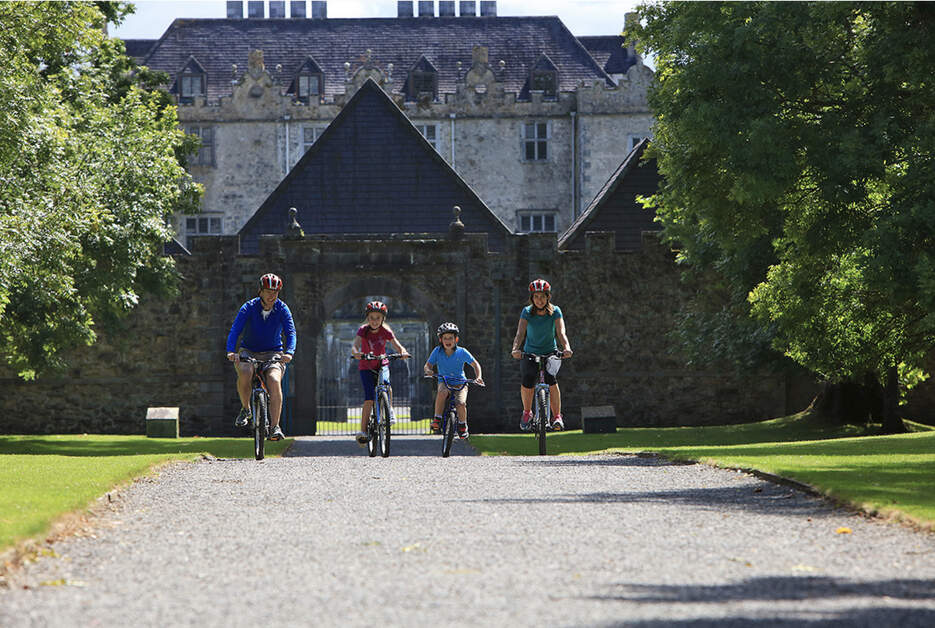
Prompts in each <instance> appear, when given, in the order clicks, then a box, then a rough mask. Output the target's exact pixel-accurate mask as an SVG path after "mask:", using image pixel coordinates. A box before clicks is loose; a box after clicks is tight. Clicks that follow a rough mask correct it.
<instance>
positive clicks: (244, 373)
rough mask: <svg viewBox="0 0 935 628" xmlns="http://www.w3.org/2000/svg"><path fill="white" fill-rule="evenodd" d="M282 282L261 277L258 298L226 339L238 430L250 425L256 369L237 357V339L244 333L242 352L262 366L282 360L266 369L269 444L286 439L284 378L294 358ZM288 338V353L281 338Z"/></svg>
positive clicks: (246, 306)
mask: <svg viewBox="0 0 935 628" xmlns="http://www.w3.org/2000/svg"><path fill="white" fill-rule="evenodd" d="M282 285H283V284H282V279H280V278H279V277H278V276H276V275H274V274H273V273H267V274H265V275H263V276H262V277H260V286H259V296H257V297H256V298H255V299H250V300H249V301H247V302H246V303H244V304H243V305H242V306H241V307H240V311H238V312H237V317H236V318H235V319H234V324H233V325H231V329H230V333H229V334H228V335H227V359H228V360H230V361H231V362H233V363H234V367H235V368H236V369H237V395H238V396H239V397H240V405H241V408H240V414H238V415H237V418H236V419H235V421H234V425H235V426H236V427H247V425H249V424H250V410H249V409H248V408H249V407H250V390H251V386H252V383H253V368H254V367H253V365H252V364H250V363H249V362H241V360H240V354H238V353H237V338H238V337H239V336H240V334H241V333H243V338H242V339H241V341H240V351H241V353H243V354H246V355H248V356H250V357H253V358H256V359H257V360H260V361H261V362H266V361H268V360H271V359H273V357H274V356H281V361H278V362H272V363H271V364H269V365H268V366H267V368H266V385H267V386H268V388H269V401H270V404H269V405H270V407H269V421H270V434H269V439H270V440H282V439H283V438H285V435H284V434H283V433H282V429H281V428H280V427H279V416H280V414H281V413H282V377H283V375H285V373H286V364H287V363H288V362H291V361H292V356H293V354H295V323H294V322H293V320H292V312H291V311H290V310H289V306H287V305H286V304H285V303H284V302H283V301H280V300H279V291H280V290H282ZM283 335H285V336H286V345H285V349H284V348H283V342H282V337H283Z"/></svg>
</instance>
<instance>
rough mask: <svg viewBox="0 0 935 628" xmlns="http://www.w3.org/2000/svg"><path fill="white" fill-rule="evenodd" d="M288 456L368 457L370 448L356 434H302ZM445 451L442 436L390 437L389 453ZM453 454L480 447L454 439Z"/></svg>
mask: <svg viewBox="0 0 935 628" xmlns="http://www.w3.org/2000/svg"><path fill="white" fill-rule="evenodd" d="M285 455H286V457H315V456H358V457H364V458H366V457H367V448H366V447H361V446H360V445H358V444H357V441H355V440H354V438H353V436H299V437H297V438H296V439H295V443H294V444H293V445H292V447H290V448H289V451H287V452H286V454H285ZM441 455H442V437H441V436H412V435H408V434H407V435H404V436H403V435H401V436H393V437H392V439H391V440H390V457H391V458H394V457H399V456H437V457H439V458H441ZM451 455H452V456H477V455H478V453H477V450H475V449H474V448H473V447H471V446H470V445H469V444H468V443H463V442H459V441H458V440H457V439H455V442H454V444H452V446H451ZM377 457H378V458H379V454H377Z"/></svg>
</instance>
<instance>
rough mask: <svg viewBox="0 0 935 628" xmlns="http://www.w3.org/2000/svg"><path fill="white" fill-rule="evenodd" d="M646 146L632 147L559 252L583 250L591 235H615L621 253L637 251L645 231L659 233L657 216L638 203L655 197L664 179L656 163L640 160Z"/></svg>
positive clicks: (560, 244)
mask: <svg viewBox="0 0 935 628" xmlns="http://www.w3.org/2000/svg"><path fill="white" fill-rule="evenodd" d="M647 146H649V140H648V139H644V140H642V141H641V142H640V143H639V144H637V145H636V146H634V147H633V150H632V151H630V154H629V155H627V156H626V158H624V160H623V163H621V164H620V166H619V167H618V168H617V170H616V171H615V172H614V173H613V174H612V175H611V176H610V178H609V179H608V180H607V182H606V183H605V184H604V187H602V188H601V190H600V191H599V192H598V193H597V195H596V196H595V197H594V200H592V201H591V203H590V204H589V205H588V208H587V209H586V210H584V212H583V213H582V214H581V215H580V216H578V218H577V219H576V220H575V222H573V223H572V224H571V226H570V227H568V230H567V231H565V233H563V234H562V236H561V237H560V238H559V239H558V248H559V249H560V250H569V249H575V250H581V249H584V239H585V238H584V236H585V233H586V232H588V231H613V232H614V233H615V234H616V249H617V250H618V251H637V250H639V249H640V247H641V239H642V232H643V231H659V230H660V227H659V224H658V223H656V222H653V219H654V218H655V213H654V212H651V211H648V210H646V209H643V206H642V205H641V204H639V203H638V202H637V201H636V197H637V196H649V195H651V194H654V193H655V192H656V189H657V188H658V187H659V182H660V180H661V179H662V177H661V176H660V175H659V171H658V170H657V168H656V160H655V159H649V160H646V161H641V160H640V158H641V157H642V156H643V152H644V151H645V150H646V147H647Z"/></svg>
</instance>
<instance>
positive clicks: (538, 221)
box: [519, 212, 555, 233]
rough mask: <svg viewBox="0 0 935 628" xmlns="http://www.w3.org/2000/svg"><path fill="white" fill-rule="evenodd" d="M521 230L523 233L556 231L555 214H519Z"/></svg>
mask: <svg viewBox="0 0 935 628" xmlns="http://www.w3.org/2000/svg"><path fill="white" fill-rule="evenodd" d="M519 230H520V231H521V232H523V233H529V232H532V231H553V232H554V231H555V214H554V213H552V212H541V213H533V212H529V213H523V214H520V216H519Z"/></svg>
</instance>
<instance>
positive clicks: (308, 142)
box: [302, 126, 325, 155]
mask: <svg viewBox="0 0 935 628" xmlns="http://www.w3.org/2000/svg"><path fill="white" fill-rule="evenodd" d="M324 132H325V127H322V126H304V127H302V154H303V155H304V154H305V153H307V152H308V149H309V148H311V147H312V144H314V143H315V142H317V141H318V138H319V137H321V134H322V133H324Z"/></svg>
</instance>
